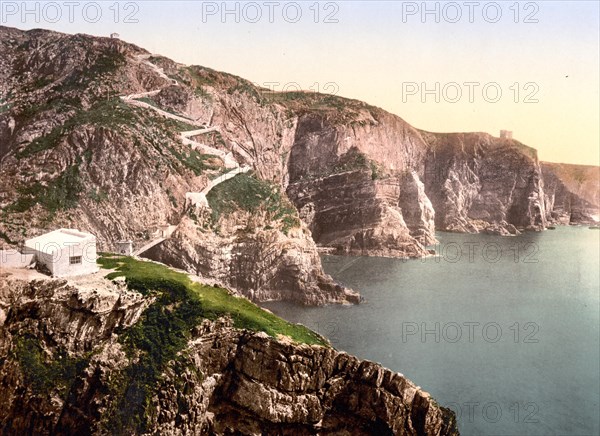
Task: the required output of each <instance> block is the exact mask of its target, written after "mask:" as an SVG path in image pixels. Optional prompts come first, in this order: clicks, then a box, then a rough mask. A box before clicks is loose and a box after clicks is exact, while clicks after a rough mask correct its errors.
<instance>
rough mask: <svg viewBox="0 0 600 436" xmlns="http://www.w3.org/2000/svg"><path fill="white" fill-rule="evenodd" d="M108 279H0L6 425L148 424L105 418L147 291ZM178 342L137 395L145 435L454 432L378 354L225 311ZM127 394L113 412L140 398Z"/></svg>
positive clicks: (0, 419) (83, 430)
mask: <svg viewBox="0 0 600 436" xmlns="http://www.w3.org/2000/svg"><path fill="white" fill-rule="evenodd" d="M106 283H107V284H106V285H105V286H104V288H103V289H102V290H99V289H96V290H97V294H94V293H93V292H92V295H99V296H98V297H90V290H89V289H87V290H86V289H78V288H77V286H76V285H73V284H67V283H65V282H64V281H58V280H48V281H33V282H23V281H17V280H7V279H4V281H3V282H2V283H1V285H0V304H1V307H2V308H3V310H4V311H5V312H4V313H5V319H4V321H3V323H2V324H1V325H0V384H1V386H2V389H0V426H2V429H3V432H4V433H7V434H24V433H27V432H31V433H34V434H40V435H44V434H143V433H145V431H139V430H136V431H132V430H131V429H127V428H117V427H111V424H110V422H109V421H108V420H107V418H106V416H107V415H108V414H110V413H114V412H115V409H114V407H115V401H116V400H115V398H114V397H113V395H114V394H113V393H114V392H115V388H116V387H117V386H118V383H119V381H118V380H120V378H119V377H120V375H119V374H122V372H123V371H124V370H126V366H125V365H126V362H127V361H129V359H131V358H132V356H130V355H128V354H127V353H128V352H129V353H130V351H127V349H126V348H124V345H123V343H122V342H121V341H119V339H118V336H117V335H119V334H122V332H123V331H126V329H127V327H128V326H129V325H131V323H134V322H136V321H137V319H138V318H139V316H140V313H141V310H140V308H141V307H145V306H146V305H147V304H149V301H148V300H147V298H142V297H141V296H140V295H139V294H135V293H130V292H127V291H124V290H122V289H120V288H119V287H118V286H116V285H111V284H110V282H106ZM99 286H100V285H99V284H98V283H96V284H95V287H96V288H98V287H99ZM88 288H90V286H89V285H88ZM115 301H116V303H115ZM49 303H50V304H49ZM124 329H125V330H124ZM70 335H72V337H71V336H70ZM186 340H187V341H188V342H187V345H186V346H185V347H184V350H183V351H182V352H181V353H179V355H178V357H177V358H176V359H175V360H173V361H171V362H169V363H168V364H167V366H166V369H165V370H164V372H163V374H162V375H161V377H160V378H159V383H158V385H156V386H152V387H151V388H152V390H153V392H154V395H153V396H152V397H151V400H150V401H149V402H148V403H147V404H145V405H144V407H145V414H144V420H145V423H144V428H146V429H148V430H147V431H150V432H151V433H152V434H157V433H158V434H216V435H224V434H231V433H235V434H242V435H251V434H295V435H302V434H306V435H309V434H315V433H317V432H318V433H320V434H356V435H372V434H377V435H381V434H397V435H440V436H442V435H457V434H458V432H457V430H456V422H455V418H454V414H453V413H452V412H451V411H450V410H448V409H445V408H442V407H440V406H438V405H437V404H436V403H435V401H434V400H433V399H432V398H430V396H429V395H428V394H427V393H425V392H423V391H422V390H421V389H420V388H418V387H416V386H415V385H414V384H413V383H411V382H410V381H409V380H407V379H406V378H405V377H403V376H402V375H401V374H397V373H393V372H392V371H389V370H387V369H384V368H382V367H381V366H379V365H377V364H375V363H372V362H367V361H360V360H358V359H356V358H355V357H352V356H349V355H347V354H345V353H340V352H338V351H335V350H333V349H331V348H327V347H322V346H309V345H299V344H294V343H291V342H290V341H289V339H285V338H283V337H282V338H280V339H279V340H276V339H274V338H271V337H268V336H267V335H266V334H264V333H256V332H251V331H246V330H239V329H236V328H234V327H232V325H231V322H230V321H229V320H228V319H219V320H216V321H208V320H205V321H204V322H202V323H201V324H200V325H198V326H197V327H195V328H193V330H192V331H191V332H189V336H188V337H187V339H186ZM89 351H92V352H91V353H89ZM134 361H135V359H134ZM45 368H48V369H45ZM34 375H37V376H38V377H37V378H34V377H33V376H34ZM117 390H118V389H117ZM131 395H132V397H131V399H130V403H129V402H125V403H123V404H125V406H123V407H124V409H123V410H121V411H120V412H119V413H128V411H127V409H128V408H129V407H130V404H134V403H136V401H138V400H139V398H137V397H136V394H135V392H133V391H132V392H131ZM148 434H150V433H148Z"/></svg>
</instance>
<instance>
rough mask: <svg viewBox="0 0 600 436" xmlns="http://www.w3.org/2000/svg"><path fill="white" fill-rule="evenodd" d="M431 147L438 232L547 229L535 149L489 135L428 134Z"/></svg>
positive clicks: (429, 178)
mask: <svg viewBox="0 0 600 436" xmlns="http://www.w3.org/2000/svg"><path fill="white" fill-rule="evenodd" d="M423 137H424V138H425V140H426V141H427V143H428V144H429V152H428V155H427V158H426V161H425V168H424V181H425V192H426V193H427V195H428V197H429V198H430V199H431V202H432V204H433V208H434V209H435V222H436V228H438V229H441V230H449V231H457V232H471V233H473V232H479V231H485V230H486V229H489V230H490V231H494V230H493V229H494V228H502V229H503V230H499V233H500V234H514V230H513V226H514V227H517V228H523V229H531V230H541V229H543V228H544V226H545V225H546V206H545V197H544V191H543V182H542V174H541V170H540V167H539V163H538V161H537V153H536V151H535V150H534V149H532V148H529V147H526V146H524V145H522V144H520V143H519V142H518V141H515V140H510V139H498V138H494V137H492V136H490V135H488V134H484V133H456V134H436V133H427V132H423Z"/></svg>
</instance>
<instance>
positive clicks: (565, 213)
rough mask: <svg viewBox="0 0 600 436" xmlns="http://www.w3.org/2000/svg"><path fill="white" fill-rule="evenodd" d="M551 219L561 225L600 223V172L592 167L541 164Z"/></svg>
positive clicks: (548, 216)
mask: <svg viewBox="0 0 600 436" xmlns="http://www.w3.org/2000/svg"><path fill="white" fill-rule="evenodd" d="M541 167H542V171H543V174H544V192H545V194H546V203H547V204H548V208H547V211H546V213H547V218H548V220H549V221H551V222H553V223H557V224H595V223H598V221H600V198H599V196H600V189H599V188H600V169H599V168H598V167H594V166H591V165H570V164H557V163H550V162H542V163H541Z"/></svg>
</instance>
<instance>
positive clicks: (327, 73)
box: [0, 0, 600, 165]
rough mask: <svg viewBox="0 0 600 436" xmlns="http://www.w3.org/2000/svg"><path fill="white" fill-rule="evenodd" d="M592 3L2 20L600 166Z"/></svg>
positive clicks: (195, 4)
mask: <svg viewBox="0 0 600 436" xmlns="http://www.w3.org/2000/svg"><path fill="white" fill-rule="evenodd" d="M599 3H600V2H597V1H580V2H576V1H564V2H561V1H537V2H531V1H529V2H527V1H524V2H517V1H497V2H488V1H464V2H461V1H457V2H422V1H415V2H411V1H408V2H407V1H337V2H333V1H322V2H317V1H312V0H311V1H298V2H292V1H255V2H252V1H250V2H222V1H215V2H212V1H136V2H132V1H122V2H117V1H114V0H112V1H107V2H103V1H97V2H88V1H71V2H69V1H56V2H22V1H6V0H0V13H1V15H0V24H2V25H6V26H12V27H17V28H20V29H31V28H46V29H52V30H57V31H61V32H67V33H78V32H81V33H88V34H91V35H97V36H108V35H110V34H111V33H112V32H117V33H119V35H120V38H121V39H123V40H126V41H129V42H132V43H134V44H137V45H139V46H141V47H144V48H146V49H147V50H149V51H151V52H153V53H156V54H162V55H164V56H167V57H169V58H171V59H173V60H175V61H178V62H181V63H185V64H197V65H203V66H207V67H211V68H214V69H217V70H222V71H226V72H228V73H232V74H236V75H238V76H242V77H244V78H246V79H249V80H251V81H252V82H254V83H256V84H257V85H260V86H266V87H271V88H272V89H275V90H280V91H281V90H286V89H287V90H293V89H297V88H301V89H305V90H317V91H320V92H326V93H335V94H337V95H341V96H344V97H349V98H356V99H359V100H364V101H366V102H368V103H370V104H373V105H375V106H379V107H381V108H383V109H386V110H388V111H390V112H392V113H394V114H397V115H399V116H400V117H402V118H403V119H405V120H406V121H408V122H409V123H410V124H412V125H413V126H415V127H417V128H420V129H424V130H429V131H435V132H463V131H464V132H466V131H478V132H488V133H490V134H493V135H496V136H497V135H498V134H499V131H500V130H501V129H503V130H511V131H513V135H514V138H515V139H517V140H519V141H521V142H523V143H524V144H526V145H529V146H531V147H534V148H536V149H538V152H539V156H540V159H542V160H545V161H551V162H566V163H577V164H588V165H598V164H599V163H600V150H599V149H600V146H599V145H600V137H599V136H600V132H599V131H600V127H599V123H600V91H599V87H600V72H599V69H600V59H599V52H600V48H599V16H600V10H599Z"/></svg>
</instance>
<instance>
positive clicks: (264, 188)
mask: <svg viewBox="0 0 600 436" xmlns="http://www.w3.org/2000/svg"><path fill="white" fill-rule="evenodd" d="M207 199H208V204H209V205H210V208H211V209H212V219H213V223H215V224H216V223H218V221H219V219H220V218H221V217H223V216H227V215H229V214H230V213H232V212H234V211H236V210H240V209H241V210H245V211H246V212H250V213H251V214H255V213H257V212H259V211H264V212H266V213H267V221H268V222H277V221H281V223H282V228H281V230H282V231H283V232H284V233H285V234H287V233H288V232H289V230H290V229H292V228H294V227H298V226H299V225H300V219H299V218H298V212H297V211H296V208H295V207H294V206H293V205H292V204H291V203H290V201H289V200H287V198H286V197H285V196H284V195H283V194H282V193H281V190H280V188H279V187H278V186H276V185H275V184H272V183H269V182H267V181H265V180H262V179H259V178H258V177H256V176H255V175H252V174H248V173H246V174H239V175H237V176H236V177H234V178H232V179H229V180H227V181H225V182H223V183H221V184H219V185H217V186H215V187H214V188H213V189H212V190H211V191H210V192H209V193H208V195H207Z"/></svg>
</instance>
